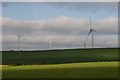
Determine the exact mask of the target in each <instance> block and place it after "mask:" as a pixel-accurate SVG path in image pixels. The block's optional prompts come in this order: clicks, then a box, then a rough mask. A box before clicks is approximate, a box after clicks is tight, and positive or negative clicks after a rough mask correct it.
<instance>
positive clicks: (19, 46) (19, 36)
mask: <svg viewBox="0 0 120 80" xmlns="http://www.w3.org/2000/svg"><path fill="white" fill-rule="evenodd" d="M16 36H17V37H18V51H20V48H21V45H20V43H21V42H20V38H21V37H22V36H21V35H20V34H18V35H16Z"/></svg>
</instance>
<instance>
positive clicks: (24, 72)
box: [3, 62, 118, 78]
mask: <svg viewBox="0 0 120 80" xmlns="http://www.w3.org/2000/svg"><path fill="white" fill-rule="evenodd" d="M3 78H118V62H87V63H70V64H54V65H22V66H4V67H3Z"/></svg>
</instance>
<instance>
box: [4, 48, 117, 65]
mask: <svg viewBox="0 0 120 80" xmlns="http://www.w3.org/2000/svg"><path fill="white" fill-rule="evenodd" d="M2 58H3V64H4V65H8V64H63V63H80V62H101V61H118V49H117V48H101V49H99V48H98V49H71V50H69V49H68V50H51V51H50V50H47V51H22V52H17V51H15V52H12V51H11V52H10V51H3V53H2Z"/></svg>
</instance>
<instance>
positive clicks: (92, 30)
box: [84, 18, 96, 48]
mask: <svg viewBox="0 0 120 80" xmlns="http://www.w3.org/2000/svg"><path fill="white" fill-rule="evenodd" d="M94 32H96V31H95V30H94V29H93V28H92V25H91V18H90V31H89V33H88V36H87V38H86V40H85V41H84V48H86V41H87V39H88V37H89V35H90V34H91V33H92V48H93V47H94Z"/></svg>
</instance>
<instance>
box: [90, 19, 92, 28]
mask: <svg viewBox="0 0 120 80" xmlns="http://www.w3.org/2000/svg"><path fill="white" fill-rule="evenodd" d="M89 19H90V28H92V25H91V17H90V18H89Z"/></svg>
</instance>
